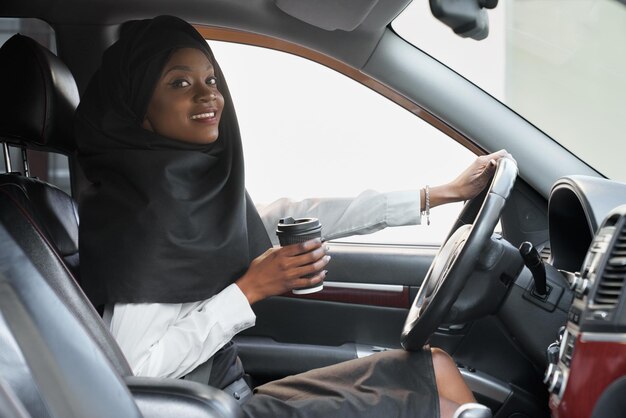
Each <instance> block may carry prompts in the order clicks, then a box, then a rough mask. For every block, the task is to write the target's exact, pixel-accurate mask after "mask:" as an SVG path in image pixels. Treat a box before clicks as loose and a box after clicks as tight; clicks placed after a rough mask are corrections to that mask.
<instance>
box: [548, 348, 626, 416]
mask: <svg viewBox="0 0 626 418" xmlns="http://www.w3.org/2000/svg"><path fill="white" fill-rule="evenodd" d="M624 375H626V344H624V343H616V342H595V341H593V342H586V341H584V340H582V339H581V338H580V336H579V337H578V339H577V341H576V345H575V346H574V355H573V357H572V365H571V368H570V374H569V378H568V380H567V386H566V387H565V392H564V393H563V399H561V401H560V402H559V401H558V398H556V397H555V396H554V395H552V396H551V397H550V409H551V410H552V415H553V416H554V418H588V417H590V416H591V413H592V411H593V407H594V406H595V404H596V402H597V401H598V398H600V396H601V395H602V392H604V390H605V389H606V388H607V386H609V385H610V384H611V383H612V382H613V381H614V380H616V379H619V378H620V377H622V376H624Z"/></svg>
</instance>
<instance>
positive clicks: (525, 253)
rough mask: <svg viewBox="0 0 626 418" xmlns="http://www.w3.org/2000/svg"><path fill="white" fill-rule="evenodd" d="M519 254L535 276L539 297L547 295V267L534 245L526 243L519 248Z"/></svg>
mask: <svg viewBox="0 0 626 418" xmlns="http://www.w3.org/2000/svg"><path fill="white" fill-rule="evenodd" d="M519 253H520V254H521V255H522V259H524V264H526V267H528V270H530V272H531V273H532V274H533V278H534V279H535V291H536V292H537V294H538V295H539V296H544V295H545V294H546V291H547V290H546V267H545V266H544V265H543V260H542V259H541V257H540V256H539V253H538V252H537V250H536V249H535V247H533V245H532V244H531V243H530V242H528V241H524V242H522V244H521V245H520V246H519Z"/></svg>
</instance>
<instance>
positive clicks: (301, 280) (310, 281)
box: [293, 270, 328, 289]
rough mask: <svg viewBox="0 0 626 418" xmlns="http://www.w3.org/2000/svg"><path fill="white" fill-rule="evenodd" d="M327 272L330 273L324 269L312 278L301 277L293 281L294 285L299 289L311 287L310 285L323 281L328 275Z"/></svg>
mask: <svg viewBox="0 0 626 418" xmlns="http://www.w3.org/2000/svg"><path fill="white" fill-rule="evenodd" d="M326 273H328V272H327V271H326V270H322V271H320V272H319V273H317V274H316V275H315V276H313V277H311V278H306V279H305V278H299V279H296V280H294V281H293V285H294V287H293V288H294V289H298V288H301V287H309V286H313V285H315V284H317V283H319V282H321V281H322V280H324V278H325V277H326Z"/></svg>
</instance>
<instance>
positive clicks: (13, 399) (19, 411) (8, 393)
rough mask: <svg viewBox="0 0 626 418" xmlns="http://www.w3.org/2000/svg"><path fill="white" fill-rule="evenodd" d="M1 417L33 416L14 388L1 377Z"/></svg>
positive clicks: (27, 417) (22, 417)
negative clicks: (14, 391)
mask: <svg viewBox="0 0 626 418" xmlns="http://www.w3.org/2000/svg"><path fill="white" fill-rule="evenodd" d="M0 418H31V416H30V414H29V413H28V412H27V411H26V409H25V408H24V405H22V403H21V402H20V400H19V399H18V398H17V396H15V393H13V390H11V388H10V387H9V386H8V385H7V384H6V383H5V382H4V380H3V379H2V378H1V377H0Z"/></svg>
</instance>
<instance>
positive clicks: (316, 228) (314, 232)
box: [276, 217, 324, 295]
mask: <svg viewBox="0 0 626 418" xmlns="http://www.w3.org/2000/svg"><path fill="white" fill-rule="evenodd" d="M276 235H277V236H278V241H279V242H280V245H281V247H285V246H287V245H292V244H298V243H301V242H305V241H309V240H312V239H315V238H321V237H322V224H321V223H320V221H319V219H317V218H297V219H294V218H292V217H287V218H282V219H281V220H280V221H278V226H277V227H276ZM316 274H317V272H316V273H312V274H307V275H306V276H303V277H305V278H311V277H313V276H315V275H316ZM323 288H324V282H323V281H322V282H320V283H316V284H314V285H313V286H307V287H301V288H298V289H293V290H292V292H293V293H294V294H296V295H306V294H308V293H315V292H319V291H320V290H322V289H323Z"/></svg>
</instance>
